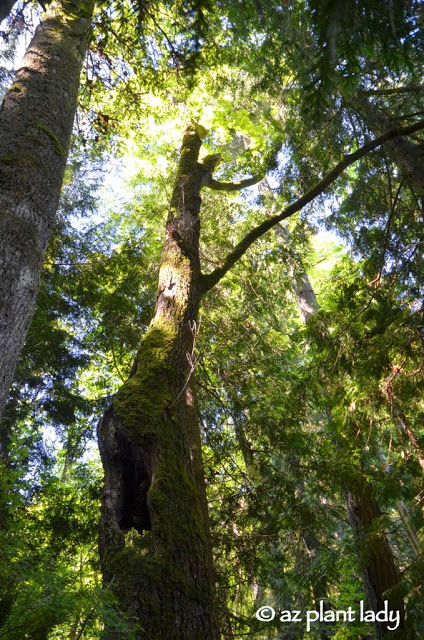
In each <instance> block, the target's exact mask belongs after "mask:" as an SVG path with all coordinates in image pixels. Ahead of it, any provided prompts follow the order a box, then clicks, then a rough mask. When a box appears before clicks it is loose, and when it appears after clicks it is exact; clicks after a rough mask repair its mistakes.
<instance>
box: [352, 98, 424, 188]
mask: <svg viewBox="0 0 424 640" xmlns="http://www.w3.org/2000/svg"><path fill="white" fill-rule="evenodd" d="M349 103H350V104H351V105H352V106H353V108H354V109H355V110H356V111H357V112H358V113H359V114H360V115H361V116H362V117H363V119H364V121H365V123H366V125H367V127H368V128H369V129H370V130H371V131H372V132H373V134H374V135H376V136H381V135H384V134H385V133H387V131H391V130H392V129H394V128H395V127H396V121H395V120H392V118H390V117H389V116H388V115H386V114H385V113H384V112H383V111H381V110H380V109H379V108H378V107H377V106H376V105H375V104H374V103H373V102H371V101H370V100H369V99H368V98H367V97H366V96H365V95H364V94H358V95H357V96H355V98H349ZM385 149H386V150H387V152H388V153H389V154H390V156H391V157H392V159H393V161H394V162H395V163H396V164H397V165H398V167H399V168H400V169H401V171H402V172H403V173H404V175H405V176H406V177H407V178H408V179H409V180H410V182H411V183H412V185H413V187H414V188H415V190H416V192H417V193H418V195H419V196H420V198H424V147H423V146H422V145H419V144H415V143H414V142H410V141H409V140H407V139H406V138H396V139H394V140H389V141H388V142H387V143H386V145H385Z"/></svg>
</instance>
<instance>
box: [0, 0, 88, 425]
mask: <svg viewBox="0 0 424 640" xmlns="http://www.w3.org/2000/svg"><path fill="white" fill-rule="evenodd" d="M92 9H93V2H92V0H87V1H86V2H81V1H79V0H74V2H73V3H72V4H71V3H70V2H69V3H67V2H63V3H59V2H57V3H52V4H51V5H50V9H49V11H48V13H47V14H46V17H45V18H44V20H43V21H42V22H41V24H40V25H39V27H38V28H37V30H36V32H35V35H34V38H33V39H32V41H31V43H30V45H29V47H28V50H27V52H26V55H25V57H24V60H23V63H22V67H21V68H20V69H19V71H18V72H17V74H16V76H15V79H14V82H13V84H12V86H11V87H10V89H9V91H8V93H7V94H6V96H5V98H4V100H3V103H2V105H1V109H0V273H1V281H0V416H1V414H2V411H3V408H4V405H5V402H6V399H7V394H8V391H9V387H10V384H11V382H12V378H13V373H14V370H15V366H16V361H17V359H18V356H19V354H20V351H21V349H22V345H23V343H24V340H25V336H26V333H27V330H28V326H29V324H30V322H31V318H32V315H33V312H34V307H35V301H36V295H37V289H38V282H39V277H40V272H41V267H42V264H43V259H44V254H45V250H46V246H47V242H48V239H49V235H50V230H51V227H52V224H53V220H54V216H55V213H56V210H57V206H58V201H59V194H60V189H61V186H62V181H63V174H64V170H65V164H66V158H67V154H68V147H69V141H70V136H71V131H72V124H73V120H74V115H75V109H76V100H77V92H78V85H79V75H80V70H81V65H82V60H83V58H84V54H85V51H86V48H87V43H88V37H89V31H90V17H91V13H92Z"/></svg>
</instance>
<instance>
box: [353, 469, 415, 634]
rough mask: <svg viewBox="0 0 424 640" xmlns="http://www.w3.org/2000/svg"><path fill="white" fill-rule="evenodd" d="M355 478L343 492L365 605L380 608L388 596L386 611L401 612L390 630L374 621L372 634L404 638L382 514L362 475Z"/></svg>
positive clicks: (393, 571)
mask: <svg viewBox="0 0 424 640" xmlns="http://www.w3.org/2000/svg"><path fill="white" fill-rule="evenodd" d="M357 480H358V481H359V482H356V486H355V490H354V491H352V490H351V491H348V492H347V494H346V504H347V510H348V514H349V520H350V523H351V525H352V528H353V531H354V534H355V539H356V544H357V547H358V554H359V558H360V564H361V569H362V574H363V578H364V585H365V591H366V594H367V599H368V605H369V607H370V609H372V610H373V611H381V610H382V609H384V601H385V600H388V603H389V611H399V612H400V616H401V622H400V625H399V629H397V630H396V632H394V631H390V629H388V628H387V624H386V623H384V622H378V621H376V622H375V623H374V626H375V630H376V635H377V638H379V639H380V638H384V637H385V636H386V634H390V637H391V638H393V639H394V638H399V639H400V638H404V637H405V610H404V606H403V600H402V597H401V595H400V593H399V591H398V589H397V585H398V582H399V576H398V573H397V570H396V566H395V563H394V560H393V554H392V550H391V548H390V545H389V542H388V540H387V538H386V535H385V533H384V531H383V530H382V529H381V528H379V527H378V519H379V518H381V515H382V514H381V511H380V509H379V507H378V504H377V502H376V500H375V498H374V494H373V491H372V487H371V486H370V484H369V483H368V482H366V481H365V480H363V479H362V478H357ZM389 626H391V625H390V623H389Z"/></svg>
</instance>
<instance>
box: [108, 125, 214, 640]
mask: <svg viewBox="0 0 424 640" xmlns="http://www.w3.org/2000/svg"><path fill="white" fill-rule="evenodd" d="M202 134H204V131H202V129H201V128H200V127H199V126H198V125H194V124H192V125H190V126H189V127H188V128H187V130H186V132H185V134H184V138H183V144H182V148H181V156H180V164H179V168H178V174H177V178H176V182H175V186H174V191H173V195H172V199H171V203H170V208H169V216H168V222H167V226H166V240H165V245H164V249H163V253H162V260H161V267H160V273H159V287H158V297H157V302H156V308H155V312H154V316H153V319H152V321H151V323H150V326H149V328H148V330H147V332H146V334H145V335H144V337H143V338H142V340H141V343H140V347H139V349H138V353H137V357H136V361H135V364H134V366H133V370H132V375H131V377H130V378H129V379H128V380H127V381H126V382H125V383H124V385H123V386H122V387H121V389H120V390H119V392H118V394H117V396H116V398H115V399H114V401H113V402H112V404H111V405H110V407H109V408H108V409H107V411H106V412H105V414H104V416H103V418H102V420H101V422H100V424H99V429H98V437H99V446H100V453H101V456H102V461H103V466H104V470H105V487H104V493H103V504H102V519H101V532H100V544H99V546H100V555H101V562H102V568H103V574H104V578H105V581H106V582H107V583H109V582H110V580H112V579H113V580H114V585H113V590H114V592H115V594H116V596H117V598H118V602H119V607H120V609H121V611H123V612H124V613H125V614H126V616H127V618H128V620H129V621H130V623H131V624H133V623H134V622H136V623H137V627H135V628H137V631H136V635H137V638H140V639H143V640H147V639H148V640H165V639H166V640H217V639H218V637H219V634H218V631H217V622H216V616H215V610H214V588H213V586H214V585H213V570H212V554H211V549H210V538H209V525H208V516H207V505H206V495H205V484H204V477H203V468H202V460H201V448H200V444H201V443H200V428H199V422H198V415H197V411H196V405H195V397H194V387H193V367H192V360H191V354H192V351H193V345H194V340H195V332H196V321H197V314H198V307H199V301H200V286H199V279H200V260H199V232H200V223H199V210H200V204H201V200H200V196H199V193H200V189H201V187H202V186H203V184H205V175H206V173H208V172H207V171H206V169H205V167H204V165H202V164H199V163H198V161H197V160H198V153H199V149H200V146H201V137H202ZM209 175H210V172H209ZM130 529H135V530H137V532H138V534H135V532H134V533H133V534H132V536H131V535H125V532H127V531H129V530H130ZM105 637H106V638H107V639H108V640H112V639H113V640H115V639H116V640H117V639H118V638H121V637H122V636H121V634H120V632H119V631H116V630H113V629H111V628H109V629H108V630H107V631H106V635H105Z"/></svg>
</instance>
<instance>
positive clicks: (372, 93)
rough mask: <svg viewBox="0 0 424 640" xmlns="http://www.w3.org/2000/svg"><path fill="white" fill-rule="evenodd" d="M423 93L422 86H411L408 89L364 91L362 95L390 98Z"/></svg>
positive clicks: (423, 88) (395, 88)
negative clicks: (404, 94)
mask: <svg viewBox="0 0 424 640" xmlns="http://www.w3.org/2000/svg"><path fill="white" fill-rule="evenodd" d="M420 91H424V85H422V84H411V85H409V87H391V88H390V89H364V90H363V93H366V94H367V96H390V95H392V94H399V93H419V92H420Z"/></svg>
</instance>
